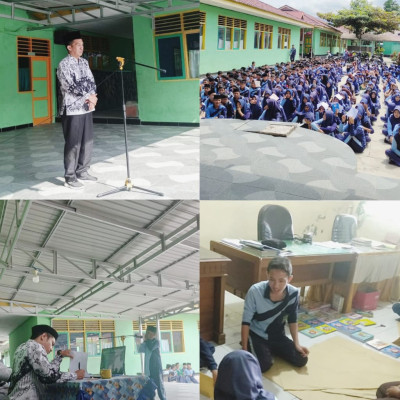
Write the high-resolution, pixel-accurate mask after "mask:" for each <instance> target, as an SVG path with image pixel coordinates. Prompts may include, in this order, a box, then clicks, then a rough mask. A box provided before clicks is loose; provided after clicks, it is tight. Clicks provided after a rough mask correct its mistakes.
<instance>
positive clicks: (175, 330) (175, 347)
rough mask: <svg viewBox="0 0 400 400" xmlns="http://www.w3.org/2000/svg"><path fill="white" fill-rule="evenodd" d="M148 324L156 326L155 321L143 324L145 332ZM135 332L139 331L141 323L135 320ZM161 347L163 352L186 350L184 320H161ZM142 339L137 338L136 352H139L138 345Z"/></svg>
mask: <svg viewBox="0 0 400 400" xmlns="http://www.w3.org/2000/svg"><path fill="white" fill-rule="evenodd" d="M148 325H152V326H155V325H156V323H155V322H150V323H147V324H142V330H143V332H144V331H145V330H146V329H147V326H148ZM133 331H134V333H139V324H138V322H136V321H133ZM160 337H161V343H160V349H161V353H183V352H184V351H185V343H184V337H183V321H160ZM140 343H141V340H140V339H135V345H134V346H135V353H137V352H138V351H137V349H138V346H139V345H140Z"/></svg>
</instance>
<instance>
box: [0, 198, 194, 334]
mask: <svg viewBox="0 0 400 400" xmlns="http://www.w3.org/2000/svg"><path fill="white" fill-rule="evenodd" d="M198 224H199V203H198V201H195V200H192V201H186V200H185V201H166V200H159V201H67V200H66V201H23V200H20V201H0V326H1V327H2V330H1V331H0V340H1V334H4V332H3V330H4V326H5V323H6V324H7V325H9V324H10V325H12V324H14V322H12V321H13V317H18V318H19V319H20V318H21V317H24V318H26V317H28V316H35V315H41V314H43V313H45V314H48V315H49V316H52V317H62V318H76V317H82V316H84V317H85V318H107V319H138V318H139V317H142V318H151V317H155V316H156V315H158V316H159V317H163V316H167V315H172V314H175V313H179V312H185V311H188V310H193V309H197V308H198V301H199V225H198ZM35 271H37V273H38V276H39V282H38V283H34V282H33V281H32V278H33V277H34V274H35ZM16 321H17V319H16ZM18 321H19V320H18ZM8 332H11V330H10V329H8Z"/></svg>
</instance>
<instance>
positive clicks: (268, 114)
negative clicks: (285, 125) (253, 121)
mask: <svg viewBox="0 0 400 400" xmlns="http://www.w3.org/2000/svg"><path fill="white" fill-rule="evenodd" d="M259 119H260V120H265V121H283V119H284V118H283V113H282V110H281V107H280V105H279V103H278V102H277V101H276V100H273V99H268V100H267V101H266V105H265V107H264V111H263V113H262V114H261V116H260V118H259Z"/></svg>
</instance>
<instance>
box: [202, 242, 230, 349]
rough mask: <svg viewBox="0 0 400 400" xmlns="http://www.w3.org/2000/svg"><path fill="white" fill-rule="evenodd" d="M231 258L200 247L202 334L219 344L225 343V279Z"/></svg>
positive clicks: (206, 338) (203, 336)
mask: <svg viewBox="0 0 400 400" xmlns="http://www.w3.org/2000/svg"><path fill="white" fill-rule="evenodd" d="M228 263H230V259H229V258H227V257H225V256H223V255H221V254H218V253H214V252H213V251H210V250H208V249H204V248H201V249H200V288H201V289H200V336H201V337H202V338H203V339H204V340H208V341H210V340H211V341H214V342H215V343H217V344H224V343H225V333H224V302H225V281H226V276H227V271H228Z"/></svg>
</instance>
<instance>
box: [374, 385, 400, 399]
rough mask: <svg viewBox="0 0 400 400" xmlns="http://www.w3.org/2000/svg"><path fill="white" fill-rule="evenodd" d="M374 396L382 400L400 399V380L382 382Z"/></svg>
mask: <svg viewBox="0 0 400 400" xmlns="http://www.w3.org/2000/svg"><path fill="white" fill-rule="evenodd" d="M376 398H377V399H384V400H395V399H400V382H387V383H383V384H382V385H381V386H379V388H378V390H377V391H376Z"/></svg>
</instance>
